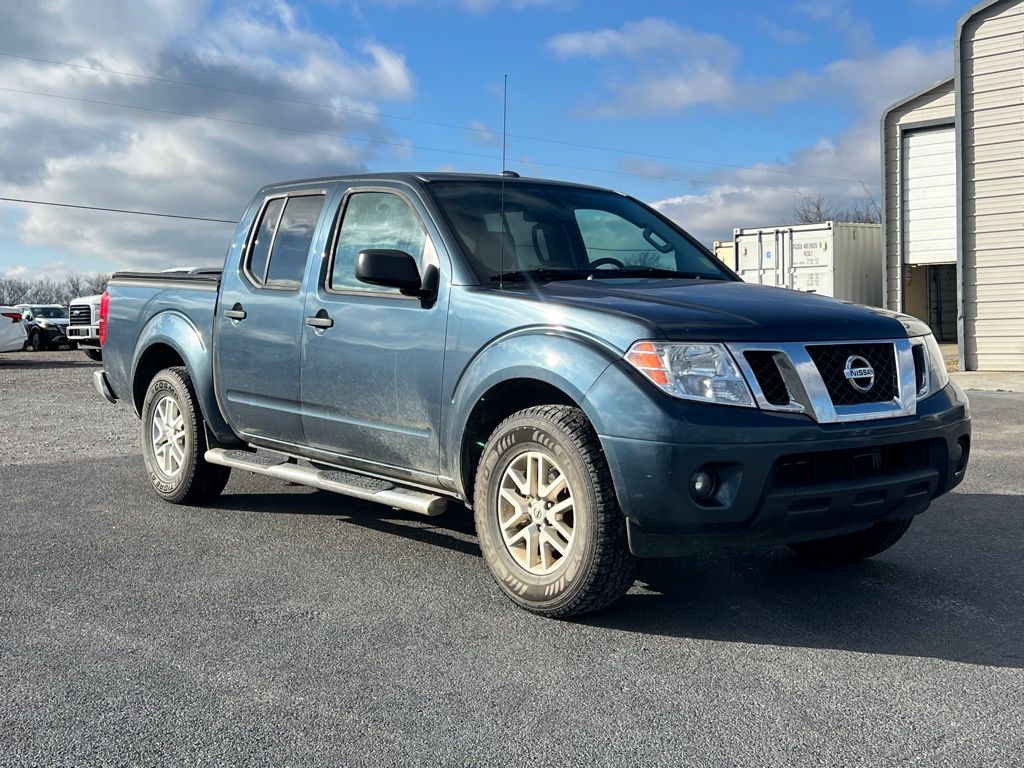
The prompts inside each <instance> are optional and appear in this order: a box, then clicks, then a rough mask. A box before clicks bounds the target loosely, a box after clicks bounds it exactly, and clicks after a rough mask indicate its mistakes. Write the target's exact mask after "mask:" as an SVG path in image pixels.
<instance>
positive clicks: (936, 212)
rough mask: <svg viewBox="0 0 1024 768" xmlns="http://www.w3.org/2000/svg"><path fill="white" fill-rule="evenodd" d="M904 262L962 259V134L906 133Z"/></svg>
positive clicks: (940, 131) (948, 130)
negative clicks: (958, 183)
mask: <svg viewBox="0 0 1024 768" xmlns="http://www.w3.org/2000/svg"><path fill="white" fill-rule="evenodd" d="M902 192H903V194H902V200H903V222H902V224H903V226H902V234H903V263H904V264H955V263H956V134H955V133H954V131H953V128H952V127H948V128H946V127H943V128H932V129H928V130H920V131H912V132H908V133H906V134H904V136H903V190H902Z"/></svg>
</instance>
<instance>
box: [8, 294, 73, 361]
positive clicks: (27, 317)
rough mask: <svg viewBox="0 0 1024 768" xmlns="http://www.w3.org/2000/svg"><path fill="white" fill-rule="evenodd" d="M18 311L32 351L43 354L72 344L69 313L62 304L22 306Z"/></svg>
mask: <svg viewBox="0 0 1024 768" xmlns="http://www.w3.org/2000/svg"><path fill="white" fill-rule="evenodd" d="M18 310H19V311H20V312H21V320H22V323H23V324H24V325H25V333H26V334H27V336H28V346H29V347H30V348H31V349H32V350H34V351H36V352H42V351H44V350H47V349H49V348H50V347H58V346H61V345H62V344H70V343H71V342H70V341H69V340H68V337H67V328H68V322H69V320H68V311H67V309H65V308H64V307H63V306H61V305H60V304H21V305H19V306H18Z"/></svg>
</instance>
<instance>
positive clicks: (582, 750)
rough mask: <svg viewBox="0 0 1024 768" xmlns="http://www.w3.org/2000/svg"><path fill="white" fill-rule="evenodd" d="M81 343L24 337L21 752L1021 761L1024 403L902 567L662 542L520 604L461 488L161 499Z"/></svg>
mask: <svg viewBox="0 0 1024 768" xmlns="http://www.w3.org/2000/svg"><path fill="white" fill-rule="evenodd" d="M94 369H95V364H94V363H92V362H91V361H89V360H87V359H86V358H85V356H84V355H82V354H81V353H77V352H53V353H43V354H25V353H23V354H10V355H3V356H0V526H2V527H0V763H3V764H10V765H21V764H34V763H35V764H41V765H53V764H78V765H81V764H119V765H125V764H154V765H155V764H160V765H166V764H185V763H189V764H196V763H202V764H227V763H239V762H250V763H262V764H270V765H285V764H288V765H299V764H314V763H315V764H325V765H340V764H350V765H351V764H377V765H380V764H386V765H400V764H401V765H441V764H444V765H488V766H492V765H506V764H508V765H513V764H514V765H525V764H537V765H543V764H556V765H557V764H573V765H581V764H583V765H611V764H630V765H634V764H641V765H646V764H661V765H672V766H679V765H691V764H692V765H716V766H718V765H721V766H725V765H750V766H759V765H766V764H779V765H793V764H807V765H845V766H849V765H871V766H874V765H880V764H888V765H892V764H900V765H970V766H979V765H998V766H1010V765H1020V764H1021V761H1022V759H1024V758H1022V755H1024V605H1022V603H1024V480H1022V473H1021V466H1022V464H1021V458H1020V450H1021V445H1022V443H1024V428H1022V427H1024V395H1006V394H978V395H976V396H973V397H972V404H973V408H974V416H975V448H974V452H973V462H972V470H971V471H970V472H969V476H968V479H967V481H966V482H965V483H964V485H963V486H961V487H960V488H959V489H958V490H957V491H956V492H955V493H953V494H951V495H949V496H947V497H945V498H943V499H940V500H939V501H938V502H936V504H935V505H934V506H933V507H932V509H931V510H930V511H929V512H928V513H926V514H925V515H924V516H922V517H921V518H919V519H918V521H917V522H916V523H915V525H914V527H913V528H912V529H911V531H910V533H909V534H908V535H907V537H906V538H905V539H904V540H903V541H902V542H901V543H900V544H898V545H897V546H896V547H894V548H893V549H891V550H890V551H889V552H887V553H885V554H884V555H882V556H880V557H878V558H876V559H875V560H873V561H870V562H867V563H864V564H861V565H858V566H853V567H845V568H839V569H816V568H811V567H808V566H805V565H802V564H801V563H800V562H799V561H797V560H796V559H795V558H794V557H793V556H791V555H790V554H789V553H788V551H787V550H785V549H781V548H772V549H760V550H755V549H749V550H729V551H724V552H716V553H708V554H701V555H697V556H693V557H690V558H688V559H685V560H680V561H671V562H661V561H659V562H647V563H645V564H644V565H643V567H642V570H641V579H640V581H639V582H638V583H637V585H636V587H635V588H634V589H633V591H632V592H631V593H630V594H629V595H628V596H627V597H626V598H625V599H624V600H623V601H622V602H621V604H619V605H618V606H616V607H615V608H613V609H612V610H610V611H608V612H606V613H603V614H601V615H599V616H597V617H592V618H589V619H586V620H584V621H579V622H557V621H551V620H544V619H539V618H536V617H533V616H530V615H528V614H526V613H523V612H521V611H519V610H516V609H515V608H513V607H512V606H511V604H509V603H508V602H507V601H506V600H505V599H504V598H503V597H502V596H501V595H500V594H499V593H498V590H497V588H496V587H495V586H494V584H493V583H492V582H491V580H490V577H489V576H488V574H487V572H486V569H485V566H484V564H483V562H482V561H481V559H480V556H479V550H478V549H477V545H476V540H475V538H474V536H473V531H472V525H471V522H470V520H469V518H468V516H467V515H466V514H465V513H464V512H462V511H461V510H457V511H455V512H450V513H448V514H447V515H445V516H444V517H442V518H439V519H436V520H427V519H423V518H416V517H415V516H412V515H408V514H405V513H400V512H394V511H391V510H388V509H384V508H378V507H375V506H373V505H370V504H364V503H360V502H354V501H349V500H346V499H345V498H343V497H338V496H334V495H331V494H327V493H322V492H317V491H311V490H308V489H304V488H299V487H294V486H285V485H281V484H278V483H275V482H272V481H268V480H264V479H261V478H257V477H255V476H252V475H246V474H243V473H239V472H237V471H236V472H235V473H234V475H233V476H232V479H231V482H230V484H229V485H228V489H227V492H226V494H225V495H224V496H223V497H222V498H221V499H220V500H219V501H218V502H217V503H216V505H215V506H212V507H209V508H189V507H174V506H170V505H166V504H163V503H162V502H160V501H159V500H157V498H156V497H155V495H154V494H153V493H151V492H150V490H149V487H148V485H147V481H146V478H145V475H144V472H143V468H142V460H141V457H140V455H139V452H138V448H137V444H138V432H139V426H138V422H137V421H136V419H135V417H134V416H133V415H132V413H131V411H130V408H128V407H127V406H119V407H116V408H115V407H112V406H109V405H107V404H106V403H105V402H104V401H103V400H102V399H100V398H99V396H98V395H96V394H95V393H94V392H93V390H92V387H91V373H92V371H93V370H94Z"/></svg>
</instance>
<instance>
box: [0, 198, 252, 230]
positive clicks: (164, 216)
mask: <svg viewBox="0 0 1024 768" xmlns="http://www.w3.org/2000/svg"><path fill="white" fill-rule="evenodd" d="M0 201H2V202H5V203H25V204H26V205H49V206H53V207H55V208H79V209H81V210H84V211H106V212H108V213H130V214H132V215H134V216H157V217H159V218H162V219H185V220H187V221H211V222H213V223H215V224H237V223H238V222H237V221H233V220H231V219H211V218H208V217H206V216H185V215H183V214H177V213H157V212H156V211H133V210H129V209H128V208H105V207H103V206H99V205H76V204H74V203H55V202H53V201H51V200H26V199H25V198H21V197H0Z"/></svg>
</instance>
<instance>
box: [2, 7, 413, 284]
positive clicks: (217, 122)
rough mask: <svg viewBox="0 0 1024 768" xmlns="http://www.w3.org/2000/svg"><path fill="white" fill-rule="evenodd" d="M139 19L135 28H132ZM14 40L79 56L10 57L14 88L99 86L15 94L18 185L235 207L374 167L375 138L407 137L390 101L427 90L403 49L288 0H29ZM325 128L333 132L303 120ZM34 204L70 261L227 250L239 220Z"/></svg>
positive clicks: (129, 200) (78, 197) (34, 230)
mask: <svg viewBox="0 0 1024 768" xmlns="http://www.w3.org/2000/svg"><path fill="white" fill-rule="evenodd" d="M86 6H88V7H86ZM126 28H130V29H131V30H132V34H131V35H125V34H122V31H123V30H124V29H126ZM0 50H31V51H33V55H35V56H37V57H38V58H45V59H52V60H55V61H64V62H71V63H74V64H77V65H79V67H78V68H72V67H63V66H50V65H45V64H40V63H38V62H29V61H24V60H19V59H14V58H4V57H0V81H2V84H3V86H4V87H5V88H12V89H17V90H21V91H35V92H39V93H48V94H55V95H67V96H72V97H74V98H76V99H85V100H89V101H91V102H92V103H89V102H83V101H70V100H63V99H56V98H46V97H40V96H32V95H27V94H10V93H4V94H2V98H3V99H4V102H5V109H4V110H3V111H0V167H2V168H3V169H4V178H3V186H4V189H5V190H6V191H7V192H8V193H10V196H16V197H25V198H30V199H40V200H52V201H57V202H71V203H85V204H88V205H98V206H109V207H117V208H134V209H139V210H153V211H165V212H171V213H184V214H191V215H199V216H210V217H215V218H228V219H233V218H235V217H237V216H238V215H239V214H240V213H241V209H242V207H243V206H244V205H245V203H246V202H247V199H248V197H249V196H250V195H251V194H252V193H253V192H254V191H255V190H256V189H257V188H258V187H259V186H260V185H262V184H264V183H267V182H268V181H274V180H280V179H286V178H296V177H303V176H320V175H325V174H330V173H339V172H345V171H355V170H360V169H363V168H365V167H366V165H367V163H368V162H369V161H371V160H372V159H373V158H375V157H376V156H377V155H378V154H379V153H380V152H382V151H385V150H383V149H382V147H381V145H376V144H374V143H373V141H377V140H379V141H388V142H395V143H397V144H399V145H401V144H402V139H401V138H397V137H395V136H393V135H392V134H391V133H390V132H389V131H388V129H387V128H386V127H384V126H383V125H382V124H381V123H380V121H379V119H378V117H377V113H378V108H379V106H380V104H381V103H383V102H394V101H404V100H408V99H410V98H411V97H412V96H413V95H414V93H415V81H414V78H413V76H412V73H411V72H410V70H409V68H408V67H407V65H406V63H405V60H404V58H403V57H402V56H401V55H400V54H399V53H397V52H396V51H394V50H392V49H390V48H388V47H386V46H383V45H381V44H380V43H378V42H375V41H372V40H371V41H366V42H365V43H363V44H362V45H360V46H357V47H355V48H353V49H343V48H341V47H340V46H339V45H338V43H337V42H336V41H335V40H334V39H332V38H330V37H327V36H324V35H321V34H319V33H318V32H316V31H314V30H313V29H311V28H310V27H309V26H308V25H307V24H306V23H305V21H304V19H303V17H302V15H301V14H300V13H298V12H297V11H296V10H295V9H294V8H293V7H292V6H290V5H288V4H287V3H285V2H281V1H280V0H271V1H268V2H257V3H251V4H246V5H244V6H239V5H228V6H227V7H224V8H222V9H221V10H218V11H217V12H215V13H214V15H212V16H211V15H208V11H207V9H206V4H205V3H201V2H191V3H189V2H179V0H145V1H144V2H143V1H140V0H117V1H116V2H105V3H101V4H79V3H70V4H63V3H62V4H49V3H32V4H29V3H19V4H15V5H14V6H12V9H11V13H9V14H8V17H7V18H6V19H5V24H4V25H3V26H2V27H0ZM90 67H93V68H97V67H98V68H102V69H106V70H116V71H118V72H130V73H142V74H147V75H151V76H154V77H161V78H167V79H171V80H180V81H188V82H193V83H201V84H206V85H208V86H210V87H209V88H195V87H188V86H182V85H175V84H172V83H168V82H159V81H155V80H147V79H143V78H138V77H129V76H126V75H117V74H110V73H108V72H101V71H97V70H96V69H90ZM224 89H231V90H233V91H249V92H252V93H258V94H265V95H267V96H269V97H272V98H255V97H252V96H247V95H243V94H241V93H237V92H235V93H232V92H228V91H226V90H224ZM96 102H105V103H107V104H125V105H134V106H135V107H138V108H137V109H122V108H117V107H112V106H107V105H105V104H100V103H96ZM317 105H325V106H317ZM353 110H354V111H353ZM172 113H188V114H187V115H180V114H172ZM243 123H261V124H268V125H272V126H277V127H278V128H279V129H280V130H271V129H267V128H261V127H256V126H252V125H243ZM284 129H292V130H284ZM310 130H312V131H316V132H318V133H324V134H330V135H311V134H307V133H302V131H310ZM338 135H344V136H352V137H355V138H356V139H364V140H363V141H359V140H354V139H344V138H337V137H336V136H338ZM367 140H369V141H367ZM386 151H389V152H392V151H393V152H395V153H401V152H402V151H403V150H402V149H401V146H399V148H397V149H394V150H392V149H388V150H386ZM25 211H26V213H25V215H24V217H23V218H21V219H20V223H19V225H18V228H17V232H18V234H19V237H20V239H21V240H22V241H23V242H24V243H25V244H28V245H34V246H43V247H50V248H53V247H56V248H60V249H61V250H62V251H63V252H66V253H67V254H68V259H67V261H68V263H69V267H70V268H71V269H73V270H74V269H77V270H79V271H83V272H91V271H96V269H97V267H96V266H95V264H97V263H103V264H109V263H111V262H112V263H114V264H115V265H117V266H119V267H145V268H159V267H164V266H170V265H179V264H197V263H198V264H219V263H220V261H221V259H222V258H223V254H224V250H225V248H226V246H227V244H228V240H229V239H230V236H231V227H230V226H228V225H220V224H210V223H202V222H180V221H173V220H160V219H147V218H143V217H134V216H124V215H118V214H102V213H95V212H87V211H71V210H67V209H58V208H45V207H32V208H26V209H25Z"/></svg>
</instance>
